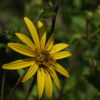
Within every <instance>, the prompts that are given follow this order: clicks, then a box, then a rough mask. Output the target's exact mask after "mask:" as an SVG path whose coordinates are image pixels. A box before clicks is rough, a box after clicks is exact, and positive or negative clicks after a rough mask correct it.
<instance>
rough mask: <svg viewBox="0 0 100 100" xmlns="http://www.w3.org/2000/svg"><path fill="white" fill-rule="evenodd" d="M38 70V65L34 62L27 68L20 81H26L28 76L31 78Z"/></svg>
mask: <svg viewBox="0 0 100 100" xmlns="http://www.w3.org/2000/svg"><path fill="white" fill-rule="evenodd" d="M37 70H38V65H37V64H36V63H35V62H34V64H33V65H32V66H31V67H30V68H29V69H28V71H27V72H26V74H25V76H24V77H23V79H22V82H25V81H27V80H28V79H29V78H31V77H32V76H33V75H34V74H35V73H36V72H37Z"/></svg>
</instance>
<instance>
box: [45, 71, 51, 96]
mask: <svg viewBox="0 0 100 100" xmlns="http://www.w3.org/2000/svg"><path fill="white" fill-rule="evenodd" d="M45 93H46V98H50V97H51V96H52V80H51V77H50V75H49V73H48V72H45Z"/></svg>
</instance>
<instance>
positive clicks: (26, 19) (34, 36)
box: [24, 17, 40, 49]
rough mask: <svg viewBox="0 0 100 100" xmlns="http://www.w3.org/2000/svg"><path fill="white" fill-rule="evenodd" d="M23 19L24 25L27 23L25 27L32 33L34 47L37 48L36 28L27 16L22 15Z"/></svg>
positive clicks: (38, 45)
mask: <svg viewBox="0 0 100 100" xmlns="http://www.w3.org/2000/svg"><path fill="white" fill-rule="evenodd" d="M24 21H25V23H26V25H27V27H28V29H29V31H30V33H31V35H32V38H33V40H34V43H35V45H36V47H37V48H38V49H39V48H40V43H39V37H38V33H37V30H36V28H35V26H34V24H33V23H32V21H31V20H30V19H29V18H27V17H24Z"/></svg>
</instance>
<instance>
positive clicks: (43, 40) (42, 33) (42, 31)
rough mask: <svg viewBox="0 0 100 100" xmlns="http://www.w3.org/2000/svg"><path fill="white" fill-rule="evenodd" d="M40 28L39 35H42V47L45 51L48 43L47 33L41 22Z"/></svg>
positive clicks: (39, 23)
mask: <svg viewBox="0 0 100 100" xmlns="http://www.w3.org/2000/svg"><path fill="white" fill-rule="evenodd" d="M38 28H39V33H40V46H41V49H43V48H44V46H45V42H46V31H45V29H44V25H43V23H42V22H41V21H38Z"/></svg>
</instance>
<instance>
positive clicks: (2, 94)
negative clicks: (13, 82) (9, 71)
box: [0, 71, 6, 100]
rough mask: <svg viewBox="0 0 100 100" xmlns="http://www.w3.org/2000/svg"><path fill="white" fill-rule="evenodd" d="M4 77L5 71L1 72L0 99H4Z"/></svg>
mask: <svg viewBox="0 0 100 100" xmlns="http://www.w3.org/2000/svg"><path fill="white" fill-rule="evenodd" d="M5 77H6V71H4V72H3V77H2V83H1V97H0V100H4V85H5Z"/></svg>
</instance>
